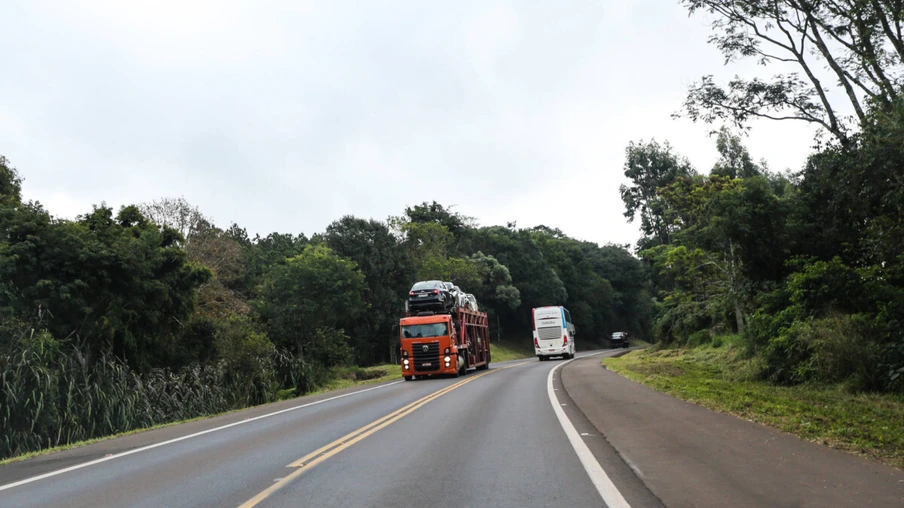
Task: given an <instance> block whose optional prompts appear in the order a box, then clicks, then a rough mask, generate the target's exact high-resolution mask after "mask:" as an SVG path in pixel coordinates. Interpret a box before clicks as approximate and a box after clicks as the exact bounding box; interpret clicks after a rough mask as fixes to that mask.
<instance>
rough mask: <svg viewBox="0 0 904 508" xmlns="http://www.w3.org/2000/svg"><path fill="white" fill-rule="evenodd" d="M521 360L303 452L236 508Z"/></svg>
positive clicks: (253, 502) (247, 506) (257, 501)
mask: <svg viewBox="0 0 904 508" xmlns="http://www.w3.org/2000/svg"><path fill="white" fill-rule="evenodd" d="M525 363H528V362H522V363H516V364H514V365H507V366H505V367H499V368H496V369H493V370H489V371H486V372H482V373H480V374H476V375H473V376H471V377H468V378H465V379H463V380H461V381H459V382H457V383H455V384H452V385H449V386H447V387H445V388H443V389H442V390H438V391H436V392H433V393H431V394H429V395H427V396H425V397H423V398H420V399H418V400H416V401H414V402H412V403H411V404H408V405H407V406H405V407H403V408H401V409H398V410H396V411H393V412H392V413H390V414H388V415H386V416H384V417H382V418H380V419H378V420H376V421H374V422H371V423H369V424H367V425H365V426H363V427H361V428H360V429H358V430H356V431H354V432H351V433H349V434H346V435H345V436H342V437H340V438H339V439H337V440H335V441H333V442H332V443H330V444H328V445H325V446H322V447H320V448H318V449H317V450H315V451H313V452H311V453H309V454H307V455H305V456H304V457H302V458H300V459H298V460H296V461H295V462H292V463H291V464H289V465H288V466H286V467H295V468H297V469H296V470H295V471H293V472H292V473H291V474H289V475H288V476H286V477H285V478H283V479H282V480H280V481H279V482H278V483H274V484H273V485H271V486H270V487H268V488H267V489H266V490H264V491H262V492H260V493H259V494H257V495H256V496H254V497H253V498H251V499H249V500H248V501H246V502H244V503H242V504H241V505H239V508H252V507H254V506H257V505H258V504H260V503H261V502H262V501H264V500H265V499H267V498H268V497H270V496H271V495H273V494H274V493H275V492H276V491H278V490H280V489H282V488H283V487H285V486H286V485H288V484H290V483H292V482H293V481H294V480H296V479H297V478H298V477H299V476H301V475H303V474H304V473H306V472H307V471H309V470H311V469H312V468H314V467H315V466H317V465H318V464H320V463H322V462H324V461H325V460H327V459H329V458H331V457H333V456H334V455H336V454H338V453H339V452H341V451H343V450H345V449H346V448H348V447H350V446H352V445H354V444H355V443H358V442H359V441H363V440H364V439H366V438H367V437H369V436H370V435H372V434H374V433H376V432H377V431H379V430H381V429H384V428H386V427H388V426H389V425H392V424H393V423H395V422H397V421H398V420H401V419H402V418H404V417H405V416H407V415H409V414H411V413H413V412H415V411H416V410H418V409H419V408H421V407H422V406H424V405H426V404H427V403H429V402H431V401H433V400H436V399H438V398H440V397H442V396H443V395H445V394H447V393H449V392H451V391H452V390H455V389H457V388H460V387H462V386H464V385H466V384H468V383H470V382H471V381H474V380H475V379H479V378H481V377H483V376H486V375H487V374H492V373H493V372H499V371H500V370H505V369H510V368H512V367H517V366H519V365H524V364H525Z"/></svg>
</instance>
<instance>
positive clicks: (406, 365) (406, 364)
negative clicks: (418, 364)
mask: <svg viewBox="0 0 904 508" xmlns="http://www.w3.org/2000/svg"><path fill="white" fill-rule="evenodd" d="M402 363H404V364H405V368H406V369H407V368H408V358H405V360H404V361H403V362H402Z"/></svg>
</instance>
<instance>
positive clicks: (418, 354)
mask: <svg viewBox="0 0 904 508" xmlns="http://www.w3.org/2000/svg"><path fill="white" fill-rule="evenodd" d="M425 349H426V351H425ZM411 353H412V356H413V357H414V370H416V371H421V372H425V371H430V370H439V342H427V343H424V342H421V343H415V344H412V345H411Z"/></svg>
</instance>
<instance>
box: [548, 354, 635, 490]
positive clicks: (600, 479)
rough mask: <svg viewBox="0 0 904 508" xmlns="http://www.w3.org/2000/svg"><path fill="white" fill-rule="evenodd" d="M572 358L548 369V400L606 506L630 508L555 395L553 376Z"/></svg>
mask: <svg viewBox="0 0 904 508" xmlns="http://www.w3.org/2000/svg"><path fill="white" fill-rule="evenodd" d="M597 354H601V353H595V354H590V355H584V356H582V357H581V358H586V357H588V356H596V355H597ZM572 361H573V360H568V361H565V362H562V363H560V364H559V365H556V367H555V368H554V369H552V370H551V371H549V377H547V378H546V391H547V392H548V393H549V402H550V403H551V404H552V409H553V411H555V413H556V416H557V417H558V418H559V423H560V424H561V425H562V429H563V430H564V431H565V435H567V436H568V440H569V441H571V446H572V447H573V448H574V451H575V453H577V455H578V458H579V459H581V464H583V465H584V470H586V471H587V476H589V477H590V481H592V482H593V485H594V486H595V487H596V490H597V491H598V492H599V493H600V496H602V498H603V501H604V502H605V503H606V506H608V507H609V508H631V505H629V504H628V502H627V501H625V498H624V497H623V496H622V494H621V492H619V491H618V489H617V488H616V487H615V484H614V483H612V480H611V479H609V475H607V474H606V472H605V471H604V470H603V466H601V465H600V463H599V461H597V460H596V457H594V456H593V452H591V451H590V448H588V447H587V444H586V443H584V440H583V439H581V436H580V435H579V434H578V431H577V430H576V429H575V428H574V424H572V423H571V420H569V419H568V416H567V415H566V414H565V410H563V409H562V406H561V404H560V403H559V399H558V398H557V397H556V393H555V391H554V389H553V383H552V380H553V376H554V375H555V373H556V371H557V370H559V369H560V368H561V367H563V366H565V365H567V364H569V363H570V362H572Z"/></svg>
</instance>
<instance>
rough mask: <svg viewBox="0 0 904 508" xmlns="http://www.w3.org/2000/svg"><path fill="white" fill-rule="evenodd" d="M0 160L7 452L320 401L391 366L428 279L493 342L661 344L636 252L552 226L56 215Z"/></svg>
mask: <svg viewBox="0 0 904 508" xmlns="http://www.w3.org/2000/svg"><path fill="white" fill-rule="evenodd" d="M20 182H21V180H20V175H19V173H18V172H17V171H16V170H15V169H14V168H13V166H12V165H11V163H10V162H9V161H8V160H6V159H3V158H0V232H2V236H0V428H2V429H3V435H2V441H0V457H5V456H10V455H15V454H18V453H21V452H25V451H30V450H37V449H42V448H46V447H50V446H55V445H59V444H64V443H69V442H73V441H76V440H83V439H87V438H92V437H96V436H103V435H109V434H112V433H116V432H122V431H126V430H130V429H133V428H141V427H147V426H151V425H155V424H160V423H165V422H169V421H174V420H180V419H185V418H191V417H194V416H198V415H204V414H211V413H217V412H221V411H225V410H229V409H234V408H238V407H244V406H247V405H251V404H258V403H264V402H269V401H273V400H276V399H278V398H285V397H287V396H292V395H300V394H303V393H306V392H309V391H311V390H313V389H315V388H317V387H318V386H321V385H322V384H323V383H324V382H326V381H328V380H329V379H330V378H331V376H334V375H335V369H336V368H346V369H348V368H349V367H350V368H351V369H354V368H356V367H360V366H369V365H374V364H380V363H385V362H395V361H396V360H397V359H396V357H395V356H396V354H397V353H396V352H397V347H398V344H397V339H396V338H394V337H393V335H392V325H393V324H394V323H398V319H399V317H400V316H401V315H402V313H403V309H404V301H405V299H406V298H407V295H408V290H409V289H410V287H411V285H412V284H413V283H414V282H416V281H418V280H426V279H441V280H446V281H452V282H454V283H456V284H457V285H459V286H460V287H462V288H465V290H466V291H468V292H471V293H473V294H474V295H475V296H476V297H477V299H478V302H479V304H480V306H481V309H482V310H485V311H486V312H488V314H489V315H490V320H491V333H492V336H493V339H494V340H500V339H506V338H507V339H509V340H517V341H522V342H524V343H525V344H529V343H530V326H531V324H530V309H531V308H532V307H537V306H542V305H560V304H562V305H566V306H568V307H569V308H570V309H571V312H572V315H573V316H574V319H575V325H576V327H577V330H578V334H579V336H580V337H581V338H582V342H583V343H585V344H586V343H594V342H596V343H602V341H601V339H602V338H603V337H606V336H607V335H608V334H610V333H611V332H613V331H615V330H622V329H625V330H629V331H631V332H634V333H635V334H637V335H640V336H642V335H644V334H648V333H649V331H650V323H651V313H652V309H651V304H650V302H651V298H650V294H649V292H648V289H649V288H648V283H647V280H648V277H647V272H646V271H645V269H644V267H643V265H642V263H641V261H640V260H639V259H637V258H636V257H635V256H632V255H631V254H630V253H629V252H628V251H627V250H626V248H625V247H623V246H615V245H607V246H603V247H600V246H598V245H596V244H594V243H589V242H582V241H578V240H575V239H572V238H569V237H568V236H566V235H565V234H564V233H563V232H561V231H559V230H556V229H550V228H546V227H542V226H540V227H535V228H530V229H519V228H517V227H515V225H514V224H509V225H507V226H491V227H478V225H477V224H476V223H475V221H474V219H472V218H469V217H466V216H463V215H460V214H458V213H454V212H452V211H450V210H449V209H448V208H446V207H444V206H442V205H441V204H438V203H423V204H419V205H416V206H412V207H410V208H407V209H406V210H405V211H404V213H403V214H402V215H400V216H398V217H390V218H388V219H387V220H386V221H379V220H373V219H363V218H358V217H351V216H346V217H342V218H341V219H339V220H337V221H335V222H333V223H332V224H330V225H329V226H328V227H327V228H326V230H325V231H324V232H322V233H318V234H315V235H313V236H312V237H311V238H308V237H306V236H305V235H295V234H286V233H272V234H270V235H267V236H266V237H260V236H255V237H254V238H250V237H249V235H248V234H247V232H246V231H245V230H244V229H242V228H241V227H239V226H238V225H234V224H233V225H231V226H229V227H227V228H220V227H218V226H217V225H215V224H214V223H213V221H212V220H211V219H210V218H208V217H206V216H205V215H204V214H203V213H202V211H201V210H199V209H197V208H196V207H193V206H192V205H191V204H189V203H187V202H186V201H185V200H184V199H181V198H178V199H172V198H164V199H158V200H156V201H153V202H150V203H143V204H138V205H134V206H124V207H122V208H120V209H119V210H117V211H114V210H112V209H110V208H109V207H107V206H105V205H100V206H96V207H94V209H93V210H91V211H90V212H89V213H86V214H85V215H83V216H80V217H78V218H76V219H75V220H63V219H58V218H54V217H53V216H52V215H51V214H50V213H49V212H48V211H47V210H45V209H44V208H43V207H42V206H41V204H39V203H36V202H30V201H25V200H23V197H22V195H21V184H20Z"/></svg>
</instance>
